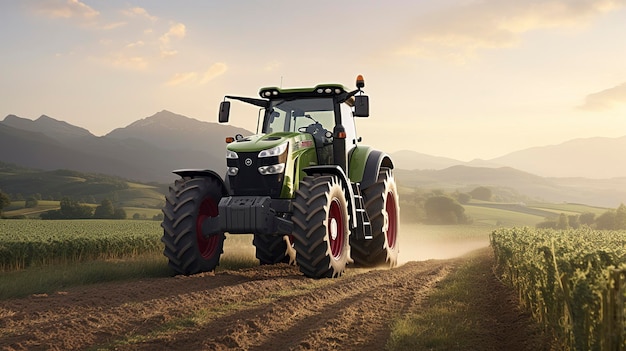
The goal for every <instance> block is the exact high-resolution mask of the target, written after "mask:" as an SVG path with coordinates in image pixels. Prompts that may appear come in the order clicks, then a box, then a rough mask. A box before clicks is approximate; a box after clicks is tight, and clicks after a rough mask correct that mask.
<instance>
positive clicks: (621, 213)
mask: <svg viewBox="0 0 626 351" xmlns="http://www.w3.org/2000/svg"><path fill="white" fill-rule="evenodd" d="M614 229H617V230H620V229H626V206H625V205H624V204H620V205H619V207H618V208H617V210H615V228H614Z"/></svg>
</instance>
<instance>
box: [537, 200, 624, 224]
mask: <svg viewBox="0 0 626 351" xmlns="http://www.w3.org/2000/svg"><path fill="white" fill-rule="evenodd" d="M582 226H587V227H589V228H594V229H599V230H626V205H624V204H623V203H622V204H620V205H619V206H618V207H617V208H616V209H609V210H607V211H605V212H603V213H602V214H600V215H599V216H597V217H596V214H595V213H592V212H585V213H581V214H580V215H566V214H565V213H561V214H560V215H559V216H558V217H554V218H546V220H545V221H543V222H540V223H538V224H537V225H536V227H537V228H550V229H570V228H571V229H578V228H580V227H582Z"/></svg>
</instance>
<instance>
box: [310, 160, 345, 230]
mask: <svg viewBox="0 0 626 351" xmlns="http://www.w3.org/2000/svg"><path fill="white" fill-rule="evenodd" d="M302 171H303V172H304V173H306V174H307V175H309V176H312V175H314V174H332V175H334V176H337V177H338V178H339V181H340V182H342V183H343V187H344V189H346V192H347V193H348V194H347V196H346V197H347V198H346V201H347V202H348V213H349V214H350V229H353V228H356V226H357V218H356V205H355V203H354V190H353V189H352V184H351V182H350V179H348V176H346V173H345V172H344V171H343V169H341V167H339V166H338V165H327V166H310V167H306V168H304V169H303V170H302Z"/></svg>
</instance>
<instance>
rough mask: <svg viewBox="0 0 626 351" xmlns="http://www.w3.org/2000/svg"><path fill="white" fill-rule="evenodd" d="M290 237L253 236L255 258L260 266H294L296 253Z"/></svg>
mask: <svg viewBox="0 0 626 351" xmlns="http://www.w3.org/2000/svg"><path fill="white" fill-rule="evenodd" d="M290 236H291V235H276V236H274V235H260V234H254V239H252V244H253V245H254V247H255V248H256V258H257V259H258V260H259V263H260V264H261V265H266V264H277V263H287V264H295V260H296V253H295V250H294V248H293V244H292V240H293V239H291V240H290Z"/></svg>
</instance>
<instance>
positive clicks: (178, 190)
mask: <svg viewBox="0 0 626 351" xmlns="http://www.w3.org/2000/svg"><path fill="white" fill-rule="evenodd" d="M221 198H222V184H221V183H220V182H219V181H218V180H216V179H212V178H203V177H200V178H182V179H179V180H177V181H176V182H175V183H174V185H172V186H170V190H169V194H168V195H167V196H166V197H165V207H164V208H163V215H164V218H163V222H162V223H161V227H163V237H162V238H161V241H162V242H163V243H164V244H165V250H164V251H163V254H164V255H165V256H166V257H167V258H168V261H169V263H168V264H169V266H170V267H171V268H172V269H173V270H174V271H175V272H176V273H178V274H185V275H189V274H195V273H200V272H209V271H212V270H214V269H215V267H216V266H217V265H218V264H219V260H220V256H221V254H222V253H223V252H224V250H223V248H224V239H225V236H224V233H223V232H217V233H213V234H212V235H209V236H207V237H205V236H203V235H202V224H203V223H204V221H205V220H206V219H208V218H211V217H217V215H218V204H219V202H220V199H221Z"/></svg>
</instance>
